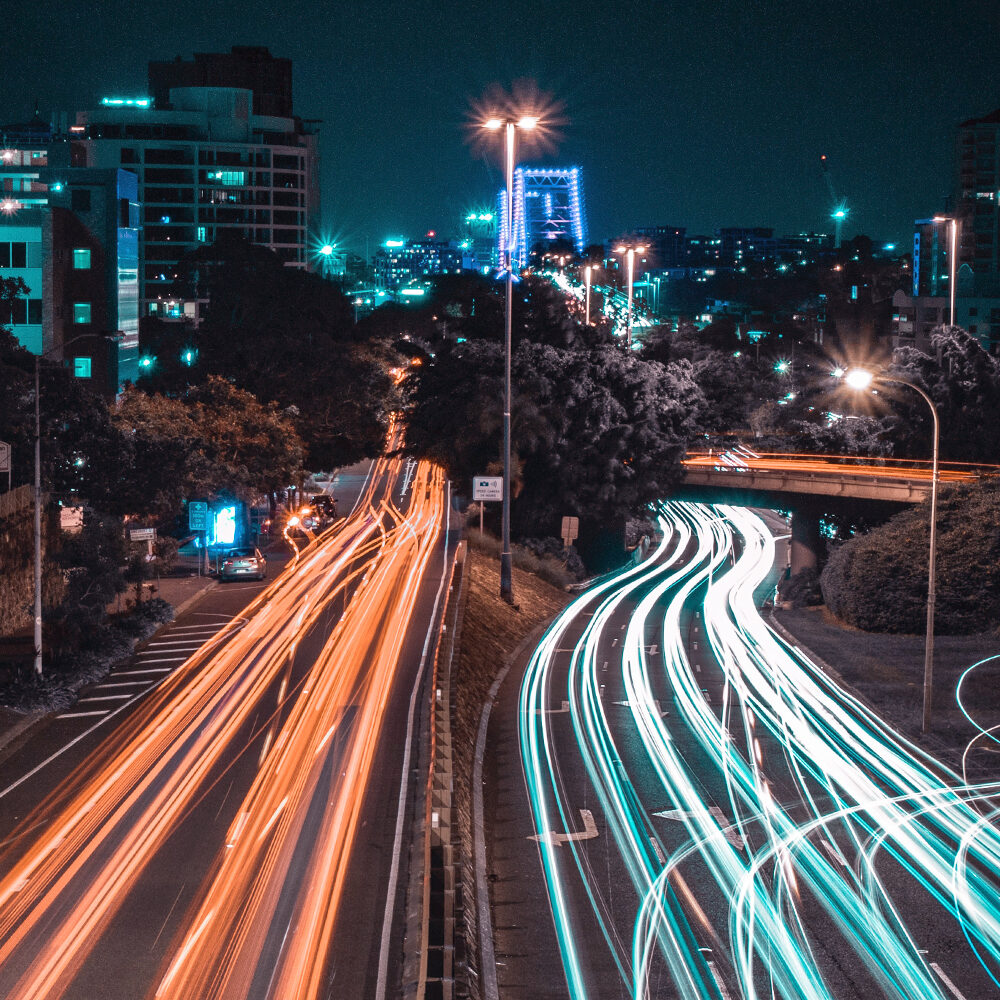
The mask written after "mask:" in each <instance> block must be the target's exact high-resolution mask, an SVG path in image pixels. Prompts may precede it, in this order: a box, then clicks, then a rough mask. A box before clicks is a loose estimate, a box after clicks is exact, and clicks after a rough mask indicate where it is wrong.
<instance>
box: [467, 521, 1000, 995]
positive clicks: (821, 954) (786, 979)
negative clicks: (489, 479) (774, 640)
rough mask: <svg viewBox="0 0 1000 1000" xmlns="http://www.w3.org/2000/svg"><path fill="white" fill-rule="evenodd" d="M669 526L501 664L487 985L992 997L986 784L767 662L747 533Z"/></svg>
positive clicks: (548, 991)
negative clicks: (491, 967) (543, 637)
mask: <svg viewBox="0 0 1000 1000" xmlns="http://www.w3.org/2000/svg"><path fill="white" fill-rule="evenodd" d="M686 509H688V510H693V509H694V508H693V507H687V508H686ZM685 516H688V515H685ZM668 522H669V524H670V527H669V530H668V534H670V532H671V531H672V533H673V534H672V537H671V538H670V539H669V540H668V542H667V543H666V544H665V546H664V548H663V549H662V550H661V551H660V552H659V553H658V554H657V555H656V556H654V557H653V558H652V559H651V560H650V561H649V562H648V563H647V564H646V565H645V566H644V567H642V568H641V569H640V570H639V571H636V572H634V573H632V575H631V578H627V577H625V575H624V574H623V578H622V579H621V580H620V581H618V582H616V583H609V584H608V585H607V586H606V587H605V590H604V592H603V594H601V595H600V596H597V595H595V596H593V597H591V598H590V599H588V598H587V597H586V596H584V597H582V598H581V599H580V600H579V601H578V602H576V605H575V607H574V608H573V609H571V610H570V611H568V612H567V615H566V618H565V620H564V622H563V624H564V625H565V628H564V629H563V630H561V631H559V632H556V633H550V636H551V641H549V642H548V644H547V645H546V644H543V646H542V647H540V648H539V650H538V651H536V653H535V655H534V657H533V658H532V660H531V662H530V663H528V664H526V665H525V666H526V669H517V670H512V671H511V673H510V674H509V675H508V678H507V681H506V682H505V684H504V686H503V687H502V688H501V692H500V700H499V702H498V704H497V707H496V709H495V710H494V712H493V714H492V716H491V724H490V733H489V743H488V747H489V749H488V758H487V763H486V772H485V773H486V775H487V788H486V803H487V811H488V814H487V820H488V822H489V821H491V822H492V836H491V837H490V838H489V871H490V878H491V882H492V884H491V892H492V899H493V912H494V924H495V928H494V930H495V942H496V952H497V966H498V968H497V973H498V982H499V985H500V995H501V996H502V997H504V998H512V1000H517V998H520V997H525V998H527V997H566V996H572V997H574V998H576V997H585V996H586V997H600V998H602V1000H603V998H608V997H622V998H625V997H633V996H635V995H644V993H645V990H647V989H648V991H649V995H650V996H656V997H664V998H673V997H683V998H685V1000H688V998H694V997H715V998H719V1000H729V998H730V997H738V996H743V995H749V993H750V991H751V990H756V991H757V993H756V995H759V996H770V995H772V989H773V990H775V991H776V993H777V995H780V996H787V997H793V996H794V997H809V998H813V997H816V998H819V997H831V998H832V997H836V998H838V1000H840V998H844V1000H847V998H856V1000H870V998H875V997H888V996H897V997H904V996H905V997H915V996H921V997H935V998H946V1000H963V998H965V1000H976V998H980V997H990V996H997V995H1000V991H998V990H997V987H996V985H995V983H994V982H993V981H992V979H991V978H990V974H989V973H988V972H987V971H986V968H984V965H983V964H980V962H978V961H977V960H976V958H975V956H974V954H973V952H972V949H971V948H970V946H969V942H968V941H967V940H966V939H965V934H966V932H967V933H969V934H970V935H971V936H972V937H973V938H975V935H977V934H978V935H981V940H979V941H977V946H978V947H979V949H980V951H981V953H982V954H983V955H984V956H985V964H986V967H989V968H995V965H993V964H991V963H993V962H995V959H993V958H992V956H991V953H990V949H991V948H994V947H995V941H994V937H993V936H991V935H993V930H992V920H993V916H992V915H993V914H995V913H996V909H995V908H993V909H991V906H993V905H995V902H996V899H997V880H996V876H995V871H994V872H990V863H989V857H990V852H991V851H992V850H993V846H994V845H993V838H994V837H995V836H996V834H995V833H994V832H993V829H992V828H991V827H990V825H989V824H987V823H985V822H983V823H981V822H980V814H984V815H985V814H988V812H989V810H990V809H991V808H992V803H991V800H989V799H988V798H987V797H985V795H984V794H983V793H982V792H979V793H978V805H977V807H976V808H978V810H979V811H978V812H977V811H976V808H970V807H969V806H968V805H967V804H966V802H967V801H968V800H970V799H975V798H976V797H977V790H974V789H964V788H962V787H961V783H960V782H957V781H955V780H954V779H955V776H953V775H952V776H950V777H949V776H948V775H946V774H945V773H944V772H943V771H942V770H941V769H940V768H938V767H936V766H935V765H934V762H932V761H928V760H927V759H925V758H922V757H920V755H919V753H918V752H916V751H914V750H913V748H908V747H906V746H905V745H901V744H900V743H899V742H898V741H894V739H893V738H892V737H891V734H888V735H887V734H886V732H885V729H884V727H882V726H881V725H880V724H879V722H878V720H875V719H872V718H871V717H869V716H868V715H866V714H865V711H864V710H863V708H862V707H859V706H856V705H853V704H852V703H851V702H850V700H849V699H845V698H844V697H843V696H842V694H841V693H840V692H837V691H831V690H828V689H827V688H826V687H824V685H823V682H822V679H821V678H820V679H819V680H818V681H817V680H816V677H815V674H814V673H811V672H809V671H808V670H805V671H799V667H798V661H797V660H796V658H795V657H794V656H793V655H789V656H787V657H786V656H785V651H782V650H778V649H775V650H772V649H770V648H769V647H768V644H767V641H766V639H765V638H764V637H763V635H762V634H761V633H758V632H757V631H755V626H754V624H753V623H754V619H756V615H755V613H753V612H752V610H751V608H750V607H748V605H747V600H748V597H749V595H750V594H751V593H752V592H753V591H754V590H755V591H756V603H758V604H759V603H760V601H762V600H763V598H764V597H765V596H766V594H767V593H768V591H769V590H770V589H771V587H773V580H774V576H775V574H776V572H777V571H780V569H781V568H782V567H783V565H784V560H785V556H784V553H783V552H781V551H777V552H774V553H770V554H768V553H767V551H766V549H762V550H761V553H759V554H757V555H755V554H754V552H753V551H751V550H752V549H754V547H755V546H756V544H757V535H756V534H755V531H756V530H757V529H756V528H754V527H753V525H752V524H750V523H749V522H748V523H746V524H743V523H742V522H741V529H740V531H737V532H735V535H736V536H738V537H736V538H735V539H734V540H735V541H736V544H735V545H734V546H733V547H732V548H729V549H726V548H725V545H726V544H728V543H725V542H724V538H725V537H730V536H729V534H727V533H728V532H729V529H728V528H723V527H722V525H721V524H719V517H718V514H717V513H715V512H707V511H706V512H705V513H704V514H699V515H697V516H691V517H690V522H689V526H693V527H692V530H691V531H690V532H689V533H687V534H685V532H684V530H678V529H683V523H684V519H683V518H676V519H674V518H671V519H668ZM713 523H715V528H713ZM772 528H773V530H775V531H777V530H780V523H778V522H775V523H773V524H772ZM713 531H717V532H718V533H717V534H716V535H715V542H714V543H709V544H707V545H706V544H705V539H706V538H708V537H710V536H711V535H712V533H713ZM741 532H742V534H741ZM758 556H760V557H763V556H766V557H767V559H768V560H769V563H768V566H767V567H763V568H756V569H754V572H748V568H749V567H751V566H752V564H753V563H754V560H758V562H757V566H758V567H759V565H760V564H759V558H758ZM712 560H714V565H713V568H712V582H713V584H714V590H712V594H713V595H714V597H715V598H717V599H708V600H706V594H707V593H708V592H709V591H708V586H707V585H708V582H709V577H708V574H707V571H706V572H705V573H704V575H703V577H702V578H701V579H700V580H699V579H696V570H697V569H698V568H699V567H701V568H702V570H704V569H705V567H707V565H708V563H709V562H710V561H712ZM657 566H659V569H657V568H656V567H657ZM768 569H769V570H770V577H769V578H768V579H764V573H765V571H766V570H768ZM754 573H756V575H754ZM741 574H742V575H741ZM744 576H745V583H744V584H738V583H737V581H738V580H741V579H744ZM762 581H763V582H762ZM762 650H766V655H765V653H764V652H760V651H762ZM758 654H759V655H758ZM724 663H725V664H726V665H727V666H728V668H729V669H728V675H727V673H725V672H724V671H723V664H724ZM768 671H773V673H768ZM814 682H815V684H814ZM768 685H770V686H769V687H768ZM762 690H764V691H765V693H764V694H761V691H762ZM990 791H991V792H992V789H991V790H990ZM925 801H932V802H934V803H935V804H936V806H935V809H934V810H932V812H931V813H930V816H929V817H928V815H926V814H925V809H924V807H923V805H922V804H923V803H924V802H925ZM938 803H943V805H937V804H938ZM539 834H543V836H542V838H541V839H540V840H539V839H532V838H533V837H534V838H538V836H539ZM962 837H965V838H966V840H965V841H962V840H961V838H962ZM980 839H981V840H982V841H983V843H982V844H981V845H980V844H979V843H978V841H979V840H980ZM960 841H961V843H962V844H964V846H962V847H960V846H959V844H960ZM970 843H971V844H976V845H977V846H976V847H975V848H972V847H970ZM967 850H969V851H971V852H972V853H975V854H976V856H975V857H974V858H972V857H966V856H965V854H964V852H965V851H967ZM966 861H968V864H967V865H966ZM665 873H666V874H665ZM950 880H953V884H954V886H955V887H956V893H957V896H958V898H960V899H961V898H963V897H965V896H966V895H967V896H968V899H967V900H964V901H963V906H964V907H965V910H964V912H963V917H962V920H958V919H956V916H955V913H954V912H952V910H953V906H954V900H953V899H952V898H951V894H950V893H949V884H950ZM904 928H905V930H904Z"/></svg>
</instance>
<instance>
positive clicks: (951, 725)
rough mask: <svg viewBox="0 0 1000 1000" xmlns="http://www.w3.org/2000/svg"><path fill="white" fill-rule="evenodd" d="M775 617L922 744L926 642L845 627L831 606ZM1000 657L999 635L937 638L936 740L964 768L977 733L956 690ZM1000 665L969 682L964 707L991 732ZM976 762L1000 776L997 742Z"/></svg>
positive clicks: (984, 742) (941, 753) (934, 746)
mask: <svg viewBox="0 0 1000 1000" xmlns="http://www.w3.org/2000/svg"><path fill="white" fill-rule="evenodd" d="M775 617H776V618H777V620H778V621H779V622H780V623H781V624H782V625H784V626H785V628H787V629H788V630H789V632H791V633H792V634H793V635H794V636H795V637H796V638H797V639H798V640H799V641H800V642H802V643H803V644H804V645H806V646H808V647H809V649H810V650H812V651H813V652H814V653H816V654H817V655H818V656H820V657H822V659H824V660H825V661H826V662H827V663H828V664H829V665H830V666H831V667H833V669H834V670H836V671H837V672H838V673H839V674H840V675H841V677H842V678H843V679H844V682H845V683H846V684H847V685H848V686H849V687H850V688H852V689H853V690H855V691H857V692H858V693H859V694H860V695H861V696H862V697H863V698H865V699H866V700H867V701H868V702H869V703H870V704H871V705H872V706H873V707H874V708H875V709H876V710H877V711H878V713H879V714H880V715H882V716H883V717H884V718H886V719H887V720H888V721H889V722H890V723H891V724H892V725H893V726H895V727H896V728H897V729H899V730H900V731H901V732H902V733H904V734H905V735H907V736H908V737H910V738H911V739H916V738H919V734H920V722H921V714H922V706H923V679H924V636H923V635H919V634H918V635H899V634H886V633H882V634H878V633H873V632H864V631H862V630H861V629H859V628H854V627H852V626H851V625H848V624H846V623H844V622H842V621H839V620H838V619H837V618H836V617H834V615H833V614H832V613H831V612H830V611H829V610H828V609H827V608H826V607H818V608H808V609H800V610H794V611H786V610H781V611H776V612H775ZM996 654H1000V635H998V634H997V633H996V632H986V633H979V634H976V635H947V636H945V635H938V636H935V641H934V698H933V706H934V707H933V719H932V727H931V729H932V736H931V738H930V740H928V742H927V746H928V748H929V749H931V750H932V752H933V753H935V755H936V756H938V757H940V758H941V759H943V760H945V761H946V762H947V763H949V764H951V765H952V766H953V767H958V766H960V757H961V753H962V751H963V750H964V749H965V746H966V744H967V743H968V742H969V741H970V740H972V739H974V738H975V737H976V735H977V730H976V728H975V726H973V725H972V724H971V723H970V722H969V721H968V719H967V718H966V717H965V715H964V714H963V712H962V711H961V709H960V708H959V707H958V704H957V703H956V698H955V690H956V686H957V684H958V681H959V678H960V677H961V676H962V674H963V673H964V672H965V670H966V669H967V668H968V667H970V666H972V664H974V663H976V662H977V661H979V660H981V659H984V658H985V657H988V656H993V655H996ZM998 678H1000V660H994V661H993V662H992V663H988V664H985V665H984V666H983V667H981V668H980V669H979V670H978V671H976V672H974V673H973V674H972V675H970V676H969V677H968V678H967V679H966V681H965V682H964V684H963V687H962V695H963V702H964V703H965V705H966V708H967V709H968V710H969V711H970V714H971V715H972V716H973V718H974V719H975V720H976V722H977V723H978V724H979V725H980V726H982V727H983V728H984V729H989V728H990V727H991V726H996V725H998V724H1000V684H998V683H997V680H998ZM977 746H978V747H980V748H981V751H980V752H974V753H972V754H971V755H970V757H969V763H970V765H971V766H973V767H975V768H976V771H977V773H979V774H980V775H984V774H988V775H991V776H992V775H995V773H996V754H995V752H994V751H995V748H996V744H995V743H994V742H993V741H992V740H989V739H980V741H979V743H978V744H977Z"/></svg>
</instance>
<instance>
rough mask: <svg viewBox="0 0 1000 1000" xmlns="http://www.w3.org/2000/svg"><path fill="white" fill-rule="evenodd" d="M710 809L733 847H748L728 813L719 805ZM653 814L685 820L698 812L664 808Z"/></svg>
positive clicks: (662, 817)
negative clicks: (729, 819) (731, 822)
mask: <svg viewBox="0 0 1000 1000" xmlns="http://www.w3.org/2000/svg"><path fill="white" fill-rule="evenodd" d="M708 811H709V812H710V813H711V814H712V817H713V818H714V819H715V821H716V822H717V823H718V824H719V826H721V827H722V835H723V836H724V837H725V838H726V840H728V841H729V843H730V844H732V845H733V847H746V842H745V841H744V840H743V838H742V837H741V836H740V834H739V832H738V831H737V830H735V829H733V827H732V825H731V824H730V823H729V821H728V820H727V819H726V814H725V813H724V812H723V811H722V810H721V809H720V808H719V807H718V806H710V807H709V810H708ZM653 815H654V816H659V817H660V818H661V819H675V820H678V821H680V822H683V821H684V820H686V819H689V818H691V817H692V816H696V815H697V813H693V812H687V810H685V809H663V810H661V811H660V812H655V813H653Z"/></svg>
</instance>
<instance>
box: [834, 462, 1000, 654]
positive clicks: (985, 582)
mask: <svg viewBox="0 0 1000 1000" xmlns="http://www.w3.org/2000/svg"><path fill="white" fill-rule="evenodd" d="M929 525H930V504H929V502H925V503H923V504H920V505H919V506H917V507H913V508H911V509H909V510H906V511H903V513H901V514H897V515H896V516H895V517H893V518H892V519H891V520H889V521H888V522H886V523H885V524H883V525H881V526H880V527H878V528H875V529H874V530H873V531H870V532H869V533H868V534H866V535H859V536H857V537H855V538H852V539H850V540H849V541H847V542H845V543H844V544H843V545H839V546H837V547H836V548H835V549H833V551H832V554H831V556H830V559H829V562H828V563H827V565H826V569H824V570H823V573H822V575H821V577H820V586H821V588H822V591H823V599H824V600H825V601H826V605H827V607H828V608H829V609H830V610H831V611H832V612H833V613H834V614H835V615H836V616H837V617H838V618H841V619H842V620H844V621H846V622H848V623H849V624H851V625H855V626H856V627H858V628H862V629H865V630H866V631H869V632H905V633H920V632H922V631H923V630H924V627H925V623H926V613H927V559H928V548H929V533H930V528H929ZM936 576H937V586H936V612H935V632H937V633H938V634H940V635H966V634H969V633H973V632H982V631H986V630H987V629H992V628H996V627H997V623H998V621H1000V483H997V482H986V483H984V484H974V485H968V486H964V485H963V486H957V487H947V488H942V489H940V491H939V495H938V524H937V565H936Z"/></svg>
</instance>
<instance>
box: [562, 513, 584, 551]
mask: <svg viewBox="0 0 1000 1000" xmlns="http://www.w3.org/2000/svg"><path fill="white" fill-rule="evenodd" d="M579 537H580V518H578V517H564V518H563V519H562V540H563V546H564V547H565V548H567V549H568V548H569V547H570V544H571V543H572V541H573V539H574V538H579Z"/></svg>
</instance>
